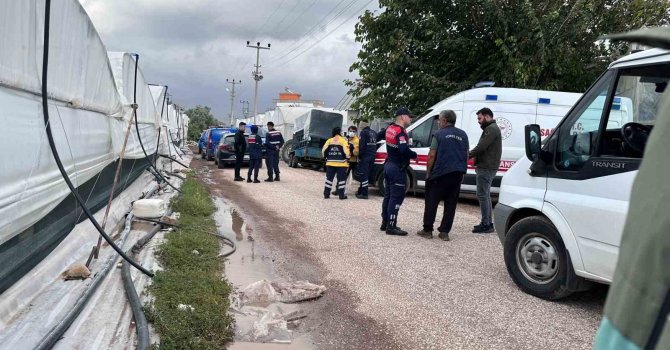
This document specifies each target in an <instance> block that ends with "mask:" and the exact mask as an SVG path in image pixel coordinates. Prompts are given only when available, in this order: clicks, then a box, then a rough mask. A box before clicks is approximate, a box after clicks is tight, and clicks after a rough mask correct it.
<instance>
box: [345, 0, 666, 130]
mask: <svg viewBox="0 0 670 350" xmlns="http://www.w3.org/2000/svg"><path fill="white" fill-rule="evenodd" d="M669 10H670V5H669V3H668V0H625V1H624V0H447V1H433V0H380V10H378V11H374V12H372V11H366V12H365V13H364V14H363V15H361V17H360V19H359V23H358V24H357V25H356V30H355V34H356V41H358V42H361V43H362V48H361V50H360V52H359V53H358V60H357V61H356V62H355V63H353V65H352V66H351V68H350V71H357V72H358V75H359V76H360V79H357V80H354V81H351V80H349V81H345V83H346V84H347V85H348V86H349V87H350V90H349V93H350V94H352V95H353V96H354V97H355V98H356V101H355V102H354V104H353V106H352V108H354V109H359V110H360V111H361V117H362V118H363V119H370V118H375V117H384V116H388V115H390V113H391V112H392V111H393V110H394V109H395V108H396V107H397V106H401V105H404V106H408V107H410V108H411V109H412V110H414V111H415V112H421V111H423V110H425V109H427V108H428V107H430V106H431V105H432V104H434V103H436V102H438V101H440V100H442V99H444V98H445V97H447V96H449V95H452V94H454V93H456V92H459V91H462V90H465V89H468V88H470V87H472V86H473V85H474V84H475V83H477V82H480V81H483V80H493V81H495V83H496V86H501V87H516V88H529V89H543V90H560V91H573V92H583V91H585V90H586V89H587V88H588V87H589V85H590V84H591V82H592V81H594V80H595V78H596V77H597V76H598V75H599V74H600V73H601V72H602V71H603V70H604V69H605V68H606V67H607V65H608V64H609V63H610V62H612V61H613V60H614V59H616V58H618V57H620V56H621V55H623V54H625V53H627V52H628V47H627V45H626V44H625V43H609V42H608V41H603V40H599V38H600V37H601V36H602V35H605V34H609V33H619V32H624V31H628V30H631V29H636V28H640V27H643V26H658V25H662V24H667V23H668V22H669V19H670V11H669Z"/></svg>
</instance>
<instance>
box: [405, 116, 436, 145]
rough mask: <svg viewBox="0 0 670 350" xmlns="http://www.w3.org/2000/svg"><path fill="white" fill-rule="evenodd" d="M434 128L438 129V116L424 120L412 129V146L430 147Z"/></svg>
mask: <svg viewBox="0 0 670 350" xmlns="http://www.w3.org/2000/svg"><path fill="white" fill-rule="evenodd" d="M433 125H435V127H433ZM433 130H437V116H433V117H432V118H430V119H426V120H424V121H423V122H422V123H421V124H420V125H419V126H417V127H415V128H414V129H412V131H411V132H410V135H409V137H410V138H411V139H412V147H429V146H430V138H431V136H432V131H433Z"/></svg>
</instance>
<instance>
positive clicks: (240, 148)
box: [233, 122, 247, 181]
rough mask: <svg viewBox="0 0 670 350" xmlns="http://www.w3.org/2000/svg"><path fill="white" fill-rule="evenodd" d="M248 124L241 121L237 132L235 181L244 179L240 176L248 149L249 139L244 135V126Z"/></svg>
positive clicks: (234, 145)
mask: <svg viewBox="0 0 670 350" xmlns="http://www.w3.org/2000/svg"><path fill="white" fill-rule="evenodd" d="M246 125H247V124H246V123H244V122H240V124H239V128H238V129H237V132H235V143H234V144H233V147H234V149H235V180H234V181H244V178H243V177H242V176H240V168H242V162H243V161H244V153H245V152H246V151H247V140H246V138H245V137H244V128H245V126H246Z"/></svg>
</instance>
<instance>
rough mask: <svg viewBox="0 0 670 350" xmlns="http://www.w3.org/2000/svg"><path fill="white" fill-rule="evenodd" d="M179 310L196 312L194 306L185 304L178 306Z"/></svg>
mask: <svg viewBox="0 0 670 350" xmlns="http://www.w3.org/2000/svg"><path fill="white" fill-rule="evenodd" d="M177 309H179V310H182V311H195V308H194V307H193V306H191V305H185V304H179V305H177Z"/></svg>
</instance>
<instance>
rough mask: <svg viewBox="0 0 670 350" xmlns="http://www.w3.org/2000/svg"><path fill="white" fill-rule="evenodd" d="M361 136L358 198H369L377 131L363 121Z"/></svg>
mask: <svg viewBox="0 0 670 350" xmlns="http://www.w3.org/2000/svg"><path fill="white" fill-rule="evenodd" d="M360 126H361V128H362V130H361V137H360V139H359V142H358V143H359V151H358V155H359V157H358V169H357V170H358V180H359V181H360V185H359V186H358V190H357V191H356V198H358V199H368V187H369V185H370V184H369V181H370V179H374V175H373V171H374V169H375V154H376V153H377V133H376V132H374V131H373V130H372V129H370V126H368V123H365V122H361V123H360Z"/></svg>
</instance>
